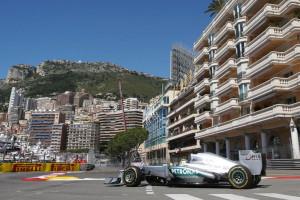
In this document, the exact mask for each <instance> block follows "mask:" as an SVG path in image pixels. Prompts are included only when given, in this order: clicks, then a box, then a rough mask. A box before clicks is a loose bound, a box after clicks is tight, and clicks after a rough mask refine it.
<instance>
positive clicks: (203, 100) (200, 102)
mask: <svg viewBox="0 0 300 200" xmlns="http://www.w3.org/2000/svg"><path fill="white" fill-rule="evenodd" d="M206 103H210V97H209V95H208V94H206V95H204V96H198V97H197V99H196V102H195V108H199V107H201V106H202V105H205V104H206Z"/></svg>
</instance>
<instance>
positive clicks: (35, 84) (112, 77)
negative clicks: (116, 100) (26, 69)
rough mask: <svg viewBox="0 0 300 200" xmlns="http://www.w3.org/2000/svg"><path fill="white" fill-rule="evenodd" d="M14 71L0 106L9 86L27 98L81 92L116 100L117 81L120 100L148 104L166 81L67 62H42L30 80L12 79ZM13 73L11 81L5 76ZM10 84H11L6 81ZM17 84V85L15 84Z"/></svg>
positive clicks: (1, 89) (0, 98)
mask: <svg viewBox="0 0 300 200" xmlns="http://www.w3.org/2000/svg"><path fill="white" fill-rule="evenodd" d="M16 70H17V69H16V67H12V68H11V69H10V71H9V72H8V77H7V78H6V83H4V84H3V83H2V86H1V87H0V103H1V102H2V103H3V102H7V101H8V98H9V91H10V88H11V87H12V86H16V87H22V88H24V89H25V91H26V96H28V97H39V96H53V95H55V94H58V93H62V92H64V91H67V90H69V91H80V90H81V89H85V90H86V92H89V93H91V94H93V95H97V94H98V93H102V94H105V93H112V94H114V95H115V96H119V91H118V80H121V81H122V90H123V95H124V97H138V98H139V99H140V100H143V101H148V100H149V99H150V98H152V97H154V96H156V95H158V94H159V93H160V92H161V85H162V84H165V83H166V80H164V79H162V78H159V77H153V76H149V75H146V74H144V73H138V72H136V71H129V70H127V69H125V68H122V67H120V66H117V65H114V64H111V63H102V62H94V63H87V62H85V63H81V62H71V61H46V62H43V63H41V64H40V65H38V66H37V68H36V72H35V73H33V74H32V75H31V76H26V77H25V79H24V76H22V77H21V78H18V77H16V74H18V73H17V72H16ZM11 71H13V72H14V73H13V74H14V77H13V78H12V77H10V76H9V75H10V74H12V73H11ZM10 80H13V81H10ZM16 80H17V81H16Z"/></svg>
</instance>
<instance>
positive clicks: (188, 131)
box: [167, 128, 198, 141]
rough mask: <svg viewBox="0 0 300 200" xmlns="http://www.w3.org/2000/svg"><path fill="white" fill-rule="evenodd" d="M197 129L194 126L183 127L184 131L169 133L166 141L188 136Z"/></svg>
mask: <svg viewBox="0 0 300 200" xmlns="http://www.w3.org/2000/svg"><path fill="white" fill-rule="evenodd" d="M197 131H198V130H197V129H195V128H187V129H185V130H184V131H179V132H176V133H174V132H173V133H172V132H171V133H169V137H168V138H167V141H170V140H175V139H177V138H181V137H185V136H188V135H190V134H195V133H196V132H197Z"/></svg>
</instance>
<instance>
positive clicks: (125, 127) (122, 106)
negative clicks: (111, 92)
mask: <svg viewBox="0 0 300 200" xmlns="http://www.w3.org/2000/svg"><path fill="white" fill-rule="evenodd" d="M119 92H120V99H121V109H122V114H123V122H124V130H125V131H127V124H126V118H125V112H124V105H123V94H122V83H121V80H120V79H119Z"/></svg>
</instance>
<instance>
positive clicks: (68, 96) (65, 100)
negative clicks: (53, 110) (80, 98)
mask: <svg viewBox="0 0 300 200" xmlns="http://www.w3.org/2000/svg"><path fill="white" fill-rule="evenodd" d="M74 96H75V93H74V92H70V91H66V92H64V93H62V94H59V95H57V97H56V104H57V106H64V105H70V104H71V105H73V104H74Z"/></svg>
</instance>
